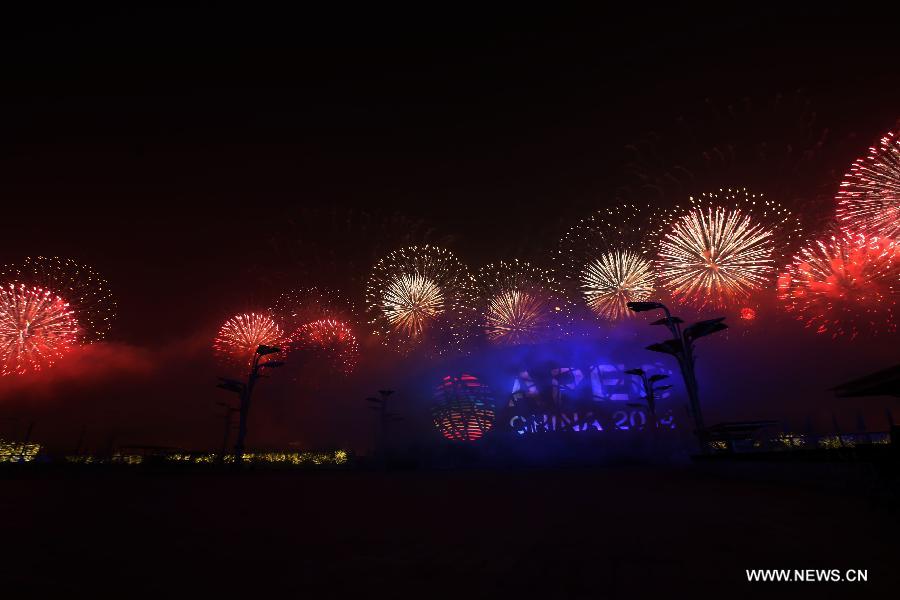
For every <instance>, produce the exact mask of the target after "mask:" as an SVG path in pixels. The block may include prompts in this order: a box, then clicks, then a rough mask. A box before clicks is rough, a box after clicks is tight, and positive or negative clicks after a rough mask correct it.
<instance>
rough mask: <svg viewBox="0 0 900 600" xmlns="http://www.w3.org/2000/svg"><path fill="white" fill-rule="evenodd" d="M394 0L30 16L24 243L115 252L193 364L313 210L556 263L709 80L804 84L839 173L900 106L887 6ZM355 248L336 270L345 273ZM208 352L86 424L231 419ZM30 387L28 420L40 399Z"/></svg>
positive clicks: (706, 90) (137, 430)
mask: <svg viewBox="0 0 900 600" xmlns="http://www.w3.org/2000/svg"><path fill="white" fill-rule="evenodd" d="M873 16H874V15H873ZM381 17H382V18H383V19H384V20H385V21H388V22H391V23H392V24H391V25H390V26H388V25H384V24H380V23H379V24H376V21H375V20H374V17H373V19H368V18H366V17H364V16H360V20H359V22H358V23H355V24H352V25H350V24H348V22H347V21H346V20H345V18H342V19H340V20H336V19H330V18H324V17H321V16H312V15H309V14H306V13H302V12H299V11H298V12H296V13H290V14H280V15H279V14H275V13H268V12H267V13H262V12H260V13H258V14H245V13H231V14H223V13H212V12H194V13H185V12H183V11H170V12H165V11H152V12H150V11H148V12H127V11H122V12H120V13H118V14H106V13H97V14H93V15H90V14H88V15H86V14H82V13H79V14H77V15H75V14H69V15H66V14H55V15H53V16H47V15H23V16H22V17H21V18H10V19H8V20H7V22H6V23H5V27H4V29H5V31H4V32H3V35H2V36H0V37H2V41H0V44H2V53H0V67H2V69H0V72H2V73H3V84H2V85H3V90H4V92H3V94H2V97H0V198H2V199H3V202H4V218H3V219H2V221H0V234H2V237H3V243H2V245H0V258H2V259H3V261H4V262H8V261H14V260H18V259H20V258H21V257H23V256H25V255H29V254H38V253H40V254H45V255H46V254H51V255H52V254H58V255H64V256H72V257H75V258H77V259H80V260H82V261H84V262H88V263H91V264H93V265H94V266H95V267H96V268H97V269H98V270H100V271H101V272H102V273H104V274H105V275H106V276H107V278H108V279H109V280H110V281H111V283H112V287H113V289H114V291H115V293H116V295H117V297H118V300H119V305H120V310H119V321H118V322H117V325H116V328H115V331H114V333H113V335H112V337H111V339H112V340H113V341H114V342H115V343H117V344H120V345H121V346H122V347H127V348H128V350H123V354H127V353H132V354H135V355H138V356H139V359H136V360H137V362H138V363H140V361H141V360H143V361H145V362H144V363H140V364H144V366H146V365H150V364H153V363H154V362H157V361H158V360H160V359H159V357H160V356H162V355H166V356H170V357H171V356H172V355H173V354H174V355H175V356H176V358H175V359H170V360H172V361H174V362H176V363H177V362H179V361H180V358H177V357H178V356H180V355H179V354H178V352H179V351H176V350H172V346H173V345H179V344H180V345H184V346H190V347H192V348H193V347H196V348H200V347H201V346H202V345H204V344H206V339H207V337H206V336H207V335H208V332H209V331H211V330H212V329H214V328H215V326H216V325H217V324H218V323H219V322H221V321H222V319H223V318H224V317H225V316H227V315H228V314H229V313H231V312H233V311H234V310H237V309H243V308H247V307H252V306H253V303H255V302H260V301H261V300H262V299H265V298H267V297H268V296H270V295H271V294H272V293H273V292H274V291H276V289H277V282H280V281H286V280H288V281H293V280H295V277H296V278H300V277H302V276H301V275H299V274H300V273H304V274H305V273H306V272H308V271H309V270H310V269H309V267H308V266H306V265H300V264H297V261H296V259H295V258H290V259H288V258H287V256H286V254H285V251H284V247H285V246H290V244H292V243H293V242H294V240H292V238H291V234H290V233H289V232H290V231H291V229H290V228H289V227H286V226H285V224H286V223H289V222H290V221H291V220H299V221H301V222H302V221H303V220H304V218H308V216H309V215H310V214H319V213H321V212H322V211H326V212H327V211H333V210H334V211H350V212H353V214H359V212H360V211H366V212H367V213H373V214H377V215H381V216H380V217H371V220H373V221H377V220H378V219H386V218H388V217H390V216H391V215H393V214H395V213H401V214H403V215H404V216H405V217H407V218H409V219H410V220H415V221H417V222H420V225H418V226H417V228H416V229H415V231H413V232H412V233H410V234H409V235H410V237H411V239H425V237H426V236H425V233H424V232H425V231H426V230H433V232H432V233H430V234H429V236H428V238H429V239H452V240H453V243H454V244H455V245H454V249H455V250H457V251H458V252H459V254H460V255H461V256H462V257H463V258H464V259H466V260H467V261H469V262H470V263H472V264H473V265H476V266H477V265H478V264H480V263H483V262H486V261H488V260H491V259H493V258H494V257H495V256H498V255H502V254H509V253H511V252H513V249H515V252H516V253H517V254H518V253H521V254H523V255H525V256H527V257H529V258H540V257H541V255H542V254H545V253H546V252H545V250H546V249H548V248H552V247H553V246H555V244H556V239H557V238H558V236H559V235H560V234H561V233H562V231H563V230H564V229H565V223H566V222H567V221H568V220H571V219H573V218H576V217H577V216H579V215H583V214H586V213H587V212H589V211H590V210H591V208H592V207H601V206H603V205H605V204H608V203H610V202H613V201H615V200H614V198H615V196H614V193H613V190H615V189H617V186H620V185H621V181H622V178H623V177H622V173H623V165H624V164H625V162H626V160H627V152H626V150H625V147H626V145H627V144H629V143H630V142H631V141H633V140H635V139H636V138H639V137H641V136H643V135H645V134H646V133H647V132H651V131H654V130H656V129H659V128H663V129H664V128H665V127H667V126H668V125H669V124H671V123H672V122H674V121H675V120H676V118H677V117H678V116H679V115H682V114H688V113H692V112H696V111H702V107H704V106H706V104H705V103H706V102H707V100H710V99H711V100H712V101H713V102H715V103H717V104H721V105H727V104H729V103H733V102H738V101H740V100H741V99H743V98H748V97H750V98H754V99H758V100H759V101H760V102H764V101H765V99H768V98H772V97H773V96H775V95H776V94H778V93H783V94H788V95H790V94H794V93H797V91H798V90H802V92H801V93H802V95H803V97H804V98H809V99H811V101H812V102H814V103H815V106H816V110H817V113H818V118H819V121H820V122H822V123H825V125H824V126H827V127H828V128H829V131H830V132H831V133H830V138H829V139H830V140H834V143H832V144H830V146H829V160H832V159H833V161H834V166H832V165H831V164H828V165H826V164H824V161H823V165H822V167H821V168H822V170H823V175H822V176H823V178H824V177H825V176H826V173H825V171H827V169H832V170H833V169H840V168H842V167H840V165H843V164H848V163H849V161H850V160H852V159H853V158H855V157H856V156H857V155H858V154H860V153H861V152H862V151H864V149H865V148H866V147H867V146H868V145H869V144H870V143H871V142H872V140H874V139H876V138H877V136H878V135H880V134H881V133H882V132H883V131H885V130H887V129H888V128H890V127H892V126H893V125H894V124H895V123H896V120H897V118H898V116H900V113H898V111H897V107H898V105H900V104H898V100H900V97H898V96H900V86H898V85H897V80H896V68H895V63H896V59H897V53H896V50H895V37H896V36H895V33H896V32H895V31H893V30H892V27H891V24H890V23H889V22H888V20H887V19H885V20H883V21H882V22H879V21H878V20H877V19H876V20H871V21H863V20H860V19H859V18H858V17H851V18H848V17H847V16H846V15H822V14H818V15H804V14H795V15H783V14H782V15H779V16H774V15H773V16H746V15H745V16H740V17H737V16H731V17H715V18H713V17H711V16H705V17H690V16H686V15H665V14H654V15H652V16H647V15H641V16H639V17H637V16H628V17H624V16H618V15H612V14H607V15H604V16H600V17H595V18H585V19H581V20H580V21H575V20H573V21H572V22H578V29H577V30H575V29H573V28H572V27H571V26H570V24H563V23H557V24H556V28H555V30H553V31H550V30H548V28H551V27H552V26H551V25H546V24H545V25H544V27H543V28H541V29H538V28H537V27H536V26H535V24H534V23H531V24H524V23H523V24H513V23H509V22H506V23H505V25H503V26H502V27H501V26H500V25H499V24H498V23H500V22H489V23H484V24H481V25H480V26H478V25H477V24H476V25H473V23H472V22H471V19H468V21H469V22H468V23H467V26H466V27H462V26H460V27H459V28H455V27H454V23H453V22H452V21H453V20H452V19H451V20H448V21H443V22H442V28H441V29H440V30H436V29H434V27H435V23H437V22H440V21H437V20H435V21H431V20H424V17H423V21H422V22H420V23H416V24H412V23H408V22H405V21H403V20H401V19H395V20H392V19H390V18H388V17H387V16H386V15H381ZM407 18H408V16H407ZM502 29H505V30H506V31H505V32H500V30H502ZM701 122H702V121H701ZM672 151H673V152H677V149H676V150H672ZM832 175H833V174H832ZM738 184H740V183H738ZM316 211H318V212H316ZM341 214H343V213H341ZM360 219H362V217H360ZM365 230H366V231H367V232H377V231H379V229H378V227H376V226H371V225H368V224H367V225H366V227H365ZM353 231H354V232H356V231H357V230H353ZM333 233H334V234H335V235H336V236H339V235H340V234H341V233H343V232H340V231H335V232H333ZM365 235H368V234H365ZM372 235H374V234H372ZM339 239H341V243H342V244H347V245H348V246H355V245H361V246H364V245H365V243H362V244H360V242H358V241H347V240H346V236H343V237H340V238H339ZM368 241H370V240H367V242H366V243H368ZM380 243H387V244H388V245H389V242H380ZM316 252H317V254H322V255H324V254H325V253H324V252H323V251H321V250H317V251H316ZM346 254H348V255H349V254H352V255H354V256H356V255H357V254H359V255H360V256H363V257H365V256H368V255H367V254H365V252H362V253H357V252H356V251H355V250H352V249H350V250H347V252H346ZM341 256H344V254H340V253H339V254H338V259H337V260H333V261H332V262H333V263H334V262H336V263H338V264H336V265H335V266H336V267H337V268H336V269H326V270H329V271H331V273H330V275H327V276H326V275H323V277H324V278H326V279H328V281H325V282H324V283H328V284H331V285H333V286H339V287H340V286H342V284H343V283H344V279H345V278H344V277H341V276H340V275H337V276H336V275H335V272H337V273H339V272H340V269H341V267H342V266H343V263H341V261H340V257H341ZM317 260H318V261H321V260H322V259H321V258H317V259H315V260H314V261H313V262H315V261H317ZM325 262H327V260H326V261H325ZM358 262H361V263H362V262H365V261H364V260H363V259H359V260H358ZM321 271H322V269H320V270H319V271H317V272H319V273H321ZM355 275H356V276H357V277H358V276H359V275H360V273H356V274H355ZM344 287H347V288H348V292H353V291H355V290H354V289H353V286H352V285H348V286H344ZM184 340H192V341H191V342H185V341H184ZM193 340H196V341H193ZM895 342H896V339H893V340H886V341H885V340H882V341H881V342H878V344H879V345H881V346H879V347H880V348H881V350H878V351H874V350H872V349H871V347H870V348H868V350H869V351H871V352H872V354H875V355H877V354H878V352H881V354H888V355H890V354H891V353H892V354H893V357H891V356H888V357H886V358H885V359H884V363H885V365H886V364H888V363H889V362H890V360H891V358H893V359H896V354H897V352H896V343H895ZM842 348H843V349H842V350H835V349H827V350H825V351H824V352H825V353H832V354H833V353H838V352H847V351H848V347H847V346H843V347H842ZM882 350H883V351H882ZM184 352H188V353H189V351H188V350H184ZM191 360H194V359H193V358H192V359H191ZM198 360H199V359H198ZM841 360H842V358H841V357H840V356H836V358H835V361H837V362H840V361H841ZM876 366H883V365H876ZM79 368H82V367H79ZM135 368H136V370H137V372H139V373H144V371H142V370H141V369H143V368H144V367H141V366H138V367H135ZM147 369H150V367H147ZM188 371H190V373H192V375H190V377H188V376H185V378H188V379H190V380H191V382H192V383H191V384H189V385H185V386H182V387H183V388H184V391H183V392H178V393H175V394H174V395H173V394H171V393H167V394H166V400H160V399H159V398H158V396H154V395H153V394H152V393H150V392H149V391H148V390H147V389H146V388H147V387H148V386H149V384H146V382H143V383H140V384H139V385H137V388H141V390H142V391H135V386H134V385H132V386H131V387H129V384H128V383H127V379H128V377H127V376H119V377H118V378H117V379H116V381H115V382H112V383H109V382H107V381H106V380H105V379H103V378H102V377H101V378H100V379H98V380H96V381H95V383H94V384H92V385H93V387H91V385H89V384H84V385H85V387H84V388H83V389H82V388H79V389H78V390H76V391H75V392H73V394H74V395H76V396H79V397H81V396H82V395H83V396H85V397H89V398H90V401H89V403H88V404H89V406H91V407H92V408H91V410H90V411H86V412H88V413H89V414H90V415H91V416H90V417H89V418H88V417H85V419H87V420H90V421H91V423H96V424H97V425H96V429H97V430H98V431H101V432H102V434H103V435H105V432H106V430H107V429H109V427H105V426H106V424H107V423H116V425H115V426H114V428H118V429H122V428H124V429H126V430H127V432H128V435H130V436H131V437H130V438H129V439H131V440H137V439H140V440H141V441H152V440H157V439H160V438H161V439H162V440H163V441H168V440H169V438H167V437H166V436H165V435H158V431H160V423H159V422H158V420H154V417H152V416H151V415H156V416H158V415H159V414H172V415H174V414H177V413H178V409H177V407H178V406H181V405H183V404H190V405H191V406H193V407H194V409H192V410H194V414H195V415H197V416H196V418H195V420H194V421H191V420H190V419H188V420H187V421H188V422H190V423H202V424H203V427H208V428H209V432H204V434H203V435H200V436H198V437H196V438H192V437H191V436H190V435H186V434H184V433H179V434H178V435H173V437H172V439H173V440H174V441H176V442H179V443H187V444H190V443H193V444H198V445H202V444H205V443H208V442H207V440H208V439H215V435H216V433H215V431H217V430H216V429H215V427H216V425H215V424H214V422H213V420H212V419H213V416H211V415H212V414H213V412H212V411H211V410H209V409H208V408H207V407H208V406H210V405H211V403H212V399H213V397H214V396H215V393H214V392H209V393H207V392H206V391H204V392H203V394H204V395H203V397H202V399H200V400H198V399H197V394H199V393H200V392H199V390H201V389H202V390H206V387H205V386H207V383H206V382H207V380H208V379H209V378H210V377H211V376H212V375H213V374H214V373H213V368H212V367H211V366H204V367H202V368H200V367H198V369H197V370H196V371H192V370H191V369H188ZM175 372H176V371H173V370H172V369H169V368H167V370H166V371H165V373H166V375H165V376H162V375H159V374H158V373H157V374H156V375H154V376H155V377H157V381H158V380H159V379H158V378H159V377H163V379H165V378H166V377H168V378H170V379H172V380H174V379H177V378H176V377H175V375H174V373H175ZM154 373H155V372H154ZM146 376H147V375H146V373H144V374H143V375H141V377H146ZM180 376H181V375H179V377H180ZM98 377H99V376H98ZM142 381H143V380H142ZM153 385H155V384H153ZM165 385H167V386H168V385H169V384H168V383H167V384H165ZM820 387H824V386H820ZM57 391H58V390H57ZM49 395H57V396H58V395H59V394H58V393H57V392H53V393H52V394H49ZM7 396H8V397H13V398H19V400H20V401H19V402H18V403H16V402H14V401H13V400H7V402H9V403H10V404H9V406H10V407H11V408H10V409H9V410H10V411H11V412H12V413H14V414H15V415H16V416H18V417H20V418H21V419H28V418H29V417H30V413H29V409H27V405H28V402H32V400H31V396H29V394H28V393H25V392H21V391H20V390H19V391H14V393H13V394H11V395H10V394H7ZM26 399H27V400H26ZM47 402H51V401H50V400H47ZM60 402H61V400H59V398H56V399H54V400H52V406H54V407H57V408H58V407H59V406H60V404H59V403H60ZM129 403H131V404H129ZM66 406H68V407H71V403H69V404H67V405H66ZM110 407H115V408H110ZM136 407H137V408H136ZM150 407H152V408H150ZM55 410H56V409H54V411H55ZM204 411H205V412H204ZM51 412H53V411H51ZM60 412H61V414H68V412H66V410H61V411H60ZM188 412H189V411H188ZM326 412H327V411H326ZM108 413H110V414H112V413H115V416H110V417H109V418H108V419H107V414H108ZM316 414H320V413H316ZM42 418H43V421H42V423H43V422H45V421H47V420H48V419H50V420H52V418H50V417H47V416H43V417H42ZM136 421H141V422H143V423H144V424H145V426H144V427H143V428H142V427H141V426H137V425H135V424H134V423H135V422H136ZM121 423H127V425H121ZM44 426H45V428H46V429H47V430H50V429H52V426H51V425H44ZM154 428H155V429H154ZM57 429H58V430H59V431H63V430H64V427H62V426H60V427H58V428H57ZM60 435H63V434H60ZM65 435H69V434H65ZM72 435H74V434H72ZM97 435H100V434H99V433H98V434H97ZM120 435H124V434H120ZM339 437H340V436H339ZM352 438H353V436H352V435H350V436H349V437H347V438H341V439H339V441H340V442H341V443H345V442H347V443H352V441H353V440H352ZM348 440H349V442H348Z"/></svg>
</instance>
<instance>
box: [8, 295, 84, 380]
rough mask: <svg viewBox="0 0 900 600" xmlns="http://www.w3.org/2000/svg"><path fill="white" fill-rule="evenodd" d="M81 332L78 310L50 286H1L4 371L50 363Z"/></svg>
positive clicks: (16, 371) (18, 371)
mask: <svg viewBox="0 0 900 600" xmlns="http://www.w3.org/2000/svg"><path fill="white" fill-rule="evenodd" d="M79 333H80V332H79V326H78V321H77V320H76V319H75V316H74V311H73V310H72V309H71V308H69V304H68V303H67V302H66V301H65V300H63V299H62V298H60V297H59V296H57V295H56V294H54V293H53V292H51V291H50V290H46V289H42V288H39V287H28V286H25V285H24V284H19V285H15V284H9V285H7V286H5V287H2V288H0V361H2V365H0V375H13V374H15V375H23V374H25V373H28V372H31V371H39V370H41V369H42V368H44V367H49V366H50V365H52V364H53V363H54V362H56V361H57V360H58V359H59V358H61V357H62V356H63V355H64V354H66V353H67V352H69V350H71V349H72V347H73V346H75V345H76V344H77V343H78V337H79Z"/></svg>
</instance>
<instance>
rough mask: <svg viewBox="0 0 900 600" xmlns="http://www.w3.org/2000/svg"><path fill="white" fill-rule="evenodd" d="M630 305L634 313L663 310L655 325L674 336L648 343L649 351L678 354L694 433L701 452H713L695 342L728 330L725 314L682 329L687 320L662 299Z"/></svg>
mask: <svg viewBox="0 0 900 600" xmlns="http://www.w3.org/2000/svg"><path fill="white" fill-rule="evenodd" d="M628 308H629V309H631V310H633V311H634V312H646V311H650V310H662V311H663V312H664V313H665V315H666V316H665V318H663V319H660V320H658V321H654V322H653V323H651V325H665V326H666V328H667V329H668V330H669V332H670V333H671V334H672V339H670V340H666V341H664V342H659V343H656V344H650V345H649V346H647V350H652V351H653V352H662V353H663V354H669V355H671V356H674V357H675V359H676V360H677V361H678V366H679V368H680V369H681V377H682V378H683V379H684V387H685V388H686V389H687V393H688V400H689V406H690V410H691V417H692V418H693V420H694V433H695V434H696V435H697V439H698V440H699V441H700V451H701V452H703V453H704V454H705V453H707V452H709V447H708V445H707V443H706V426H705V425H704V424H703V414H702V412H701V410H700V394H699V390H698V386H697V376H696V374H695V372H694V361H695V356H694V341H695V340H697V339H699V338H702V337H704V336H707V335H710V334H712V333H716V332H717V331H722V330H724V329H728V325H726V324H725V323H723V321H724V320H725V317H718V318H716V319H708V320H706V321H699V322H697V323H694V324H693V325H691V326H690V327H685V328H684V330H682V329H681V324H682V323H684V321H683V320H682V319H680V318H678V317H673V316H672V313H671V312H669V309H668V308H667V307H666V306H665V305H664V304H662V303H660V302H629V303H628Z"/></svg>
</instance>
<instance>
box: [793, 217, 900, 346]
mask: <svg viewBox="0 0 900 600" xmlns="http://www.w3.org/2000/svg"><path fill="white" fill-rule="evenodd" d="M898 295H900V245H898V243H897V242H896V241H895V240H891V239H886V238H877V237H866V236H865V235H863V234H850V233H847V232H841V233H838V234H835V235H832V236H830V237H829V238H826V239H824V240H819V241H815V242H813V243H810V244H809V245H807V246H806V247H804V248H802V249H801V250H800V252H799V253H798V254H797V256H796V257H794V261H793V262H792V263H791V265H790V266H789V267H788V268H787V270H786V271H785V272H783V273H782V274H781V275H780V276H779V278H778V296H779V299H780V300H782V301H783V302H784V306H785V309H786V310H787V312H789V313H792V314H793V315H794V316H795V317H796V318H797V319H798V320H800V321H803V322H804V323H805V324H806V326H807V327H808V328H812V329H815V330H816V332H817V333H830V334H831V336H832V337H833V338H836V337H839V336H844V335H846V336H849V337H850V338H851V339H852V338H854V337H856V336H857V335H859V333H860V332H861V331H867V332H868V333H871V334H877V333H879V332H887V333H895V332H896V331H897V321H896V310H895V306H896V303H897V297H898Z"/></svg>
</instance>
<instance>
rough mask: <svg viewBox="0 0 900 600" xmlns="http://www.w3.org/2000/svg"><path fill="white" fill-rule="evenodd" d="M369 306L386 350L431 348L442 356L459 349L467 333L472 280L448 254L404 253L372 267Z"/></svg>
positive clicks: (429, 249)
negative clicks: (450, 349)
mask: <svg viewBox="0 0 900 600" xmlns="http://www.w3.org/2000/svg"><path fill="white" fill-rule="evenodd" d="M366 304H367V307H368V311H369V315H370V319H371V323H372V325H374V326H375V329H376V333H377V334H378V335H379V336H380V337H381V339H382V341H383V342H384V343H385V344H386V345H388V346H391V347H394V348H397V349H399V350H403V351H409V350H411V349H412V348H414V347H427V348H428V349H429V350H430V351H431V352H433V353H436V354H440V353H443V352H445V351H447V350H448V349H449V348H452V347H457V348H458V347H459V346H460V344H461V343H462V341H463V340H464V339H465V337H466V336H467V335H468V333H469V331H468V330H469V324H470V321H471V315H472V307H473V301H472V278H471V276H470V275H469V272H468V270H467V269H466V267H465V265H464V264H463V263H462V262H460V261H459V259H457V258H456V257H455V256H454V255H453V253H452V252H450V251H449V250H445V249H443V248H438V247H436V246H410V247H407V248H401V249H399V250H395V251H394V252H391V253H390V254H388V255H387V256H386V257H384V258H382V259H381V260H379V261H378V262H377V263H376V264H375V266H374V267H373V269H372V272H371V274H370V276H369V281H368V285H367V288H366Z"/></svg>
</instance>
